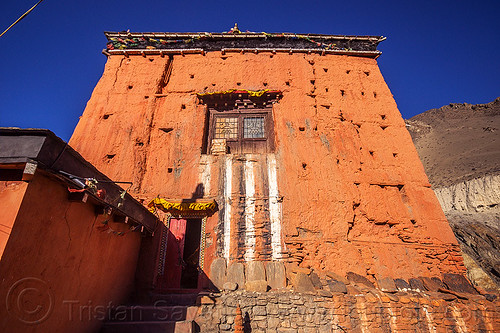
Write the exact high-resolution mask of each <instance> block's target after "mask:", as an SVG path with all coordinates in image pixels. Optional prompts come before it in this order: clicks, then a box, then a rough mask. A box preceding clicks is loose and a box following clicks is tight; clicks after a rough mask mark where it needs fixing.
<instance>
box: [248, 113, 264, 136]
mask: <svg viewBox="0 0 500 333" xmlns="http://www.w3.org/2000/svg"><path fill="white" fill-rule="evenodd" d="M243 137H244V138H246V139H255V138H265V131H264V117H252V118H244V119H243Z"/></svg>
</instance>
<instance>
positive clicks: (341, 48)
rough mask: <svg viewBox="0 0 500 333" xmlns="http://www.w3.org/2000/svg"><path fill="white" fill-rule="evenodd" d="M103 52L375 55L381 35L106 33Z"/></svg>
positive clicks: (235, 32)
mask: <svg viewBox="0 0 500 333" xmlns="http://www.w3.org/2000/svg"><path fill="white" fill-rule="evenodd" d="M104 34H105V35H106V38H107V39H108V43H107V48H106V50H105V53H106V54H116V53H118V54H123V53H128V54H135V53H140V54H143V55H145V54H158V53H160V54H164V53H167V54H168V53H204V52H210V51H221V52H223V53H224V52H232V51H237V52H261V51H262V52H265V51H270V52H320V53H336V54H348V55H356V56H364V57H370V58H376V57H378V56H379V55H380V54H381V52H380V51H378V50H377V46H378V44H379V43H380V42H381V41H383V40H385V37H382V36H345V35H320V34H295V33H266V32H248V31H247V32H241V31H240V30H239V29H238V28H237V26H235V27H234V28H233V29H231V30H230V31H228V32H222V33H208V32H198V33H186V32H184V33H168V32H143V33H139V32H129V31H122V32H105V33H104Z"/></svg>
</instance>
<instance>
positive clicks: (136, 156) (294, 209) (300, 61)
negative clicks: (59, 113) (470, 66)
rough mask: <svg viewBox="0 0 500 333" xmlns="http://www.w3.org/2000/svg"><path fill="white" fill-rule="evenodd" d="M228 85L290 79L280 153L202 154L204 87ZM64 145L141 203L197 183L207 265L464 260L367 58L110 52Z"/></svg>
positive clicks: (340, 267)
mask: <svg viewBox="0 0 500 333" xmlns="http://www.w3.org/2000/svg"><path fill="white" fill-rule="evenodd" d="M227 89H250V90H260V89H272V90H280V91H282V98H281V99H280V100H279V101H278V102H277V103H275V104H274V105H273V120H274V135H275V147H276V148H275V152H274V153H271V154H266V155H219V156H215V155H204V154H202V153H201V148H202V145H203V132H204V126H205V106H204V105H202V104H200V102H199V99H198V97H197V96H196V93H202V92H216V91H224V90H227ZM162 129H163V130H162ZM167 129H168V130H167ZM70 144H71V146H73V147H74V148H75V149H76V150H78V151H79V152H80V153H81V154H82V156H83V157H84V158H86V159H87V160H88V161H90V162H91V163H92V164H94V165H95V166H96V167H97V168H99V169H100V170H102V171H103V172H104V173H105V174H107V175H109V176H110V178H112V179H114V180H126V181H133V182H134V186H133V189H132V192H133V194H134V196H135V198H136V199H139V200H143V201H144V203H147V202H148V201H149V200H151V199H153V198H154V197H156V196H158V195H159V196H161V197H165V198H173V199H185V198H191V197H192V195H193V193H194V192H195V189H196V188H197V186H198V184H203V187H204V195H205V198H212V199H215V200H216V201H217V203H218V205H219V208H220V210H219V212H218V213H216V214H215V215H214V216H212V217H211V218H209V219H208V222H207V228H206V230H207V242H206V243H207V248H206V249H205V254H206V255H205V263H204V269H205V271H206V272H207V274H209V275H210V272H209V267H210V264H211V262H212V261H213V259H214V258H216V257H224V258H226V260H227V261H228V262H234V261H246V260H285V261H289V262H294V263H296V264H298V265H300V266H302V267H311V268H313V269H315V270H318V271H321V270H330V271H333V272H337V273H338V274H341V275H344V274H345V272H348V271H352V272H355V273H359V274H361V275H363V276H367V277H369V278H371V279H374V278H381V277H386V276H390V277H402V278H410V277H417V276H429V277H430V276H441V274H442V273H447V272H449V273H460V274H463V273H464V272H465V267H464V266H463V261H462V258H461V256H460V252H459V248H458V245H457V242H456V239H455V237H454V235H453V233H452V231H451V229H450V227H449V225H448V223H447V221H446V218H445V216H444V214H443V212H442V211H441V208H440V206H439V202H438V201H437V199H436V197H435V195H434V193H433V191H432V189H431V188H430V184H429V183H428V180H427V177H426V175H425V173H424V170H423V167H422V164H421V162H420V160H419V158H418V155H417V153H416V151H415V148H414V146H413V143H412V141H411V137H410V135H409V134H408V132H407V130H406V128H405V124H404V122H403V119H402V117H401V115H400V113H399V111H398V109H397V106H396V103H395V101H394V99H393V96H392V94H391V92H390V91H389V89H388V87H387V85H386V84H385V82H384V79H383V77H382V75H381V73H380V71H379V69H378V66H377V62H376V60H373V59H368V58H361V57H353V56H342V55H332V54H327V55H323V56H322V55H319V54H299V53H293V54H288V53H277V54H271V53H270V52H264V53H258V54H254V53H244V54H242V53H226V54H224V55H222V54H221V53H220V52H208V53H206V54H205V55H201V54H189V55H185V56H181V55H174V56H173V57H172V61H171V62H170V60H169V57H168V56H165V57H161V56H159V55H157V56H154V55H152V56H147V57H142V56H129V57H125V56H119V55H113V56H110V57H108V61H107V63H106V67H105V70H104V73H103V76H102V78H101V79H100V81H99V83H98V84H97V86H96V88H95V90H94V92H93V94H92V97H91V99H90V101H89V102H88V104H87V107H86V109H85V111H84V113H83V115H82V117H81V119H80V121H79V123H78V125H77V127H76V129H75V132H74V133H73V136H72V138H71V140H70ZM249 193H250V194H249ZM228 211H229V212H230V214H227V212H228ZM249 212H250V213H249ZM248 226H250V227H251V228H248Z"/></svg>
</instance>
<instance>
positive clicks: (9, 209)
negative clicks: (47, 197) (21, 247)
mask: <svg viewBox="0 0 500 333" xmlns="http://www.w3.org/2000/svg"><path fill="white" fill-rule="evenodd" d="M27 186H28V184H27V183H25V182H23V181H1V182H0V203H1V204H2V213H1V214H0V260H1V258H2V255H3V251H4V249H5V246H6V245H7V241H8V240H9V236H10V233H11V231H12V226H13V225H14V221H15V219H16V216H17V212H18V210H19V206H21V202H22V201H23V196H24V192H25V191H26V187H27Z"/></svg>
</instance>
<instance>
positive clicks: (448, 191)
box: [406, 97, 500, 290]
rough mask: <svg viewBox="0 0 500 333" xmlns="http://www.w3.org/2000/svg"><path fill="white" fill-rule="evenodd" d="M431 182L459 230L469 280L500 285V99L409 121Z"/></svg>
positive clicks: (449, 108)
mask: <svg viewBox="0 0 500 333" xmlns="http://www.w3.org/2000/svg"><path fill="white" fill-rule="evenodd" d="M406 126H407V128H408V131H409V132H410V134H411V136H412V138H413V142H414V144H415V147H416V148H417V151H418V153H419V156H420V159H421V160H422V163H423V165H424V168H425V171H426V173H427V175H428V177H429V181H430V182H431V184H432V185H433V189H434V192H435V193H436V195H437V197H438V199H439V201H440V203H441V206H442V208H443V211H444V213H445V214H446V216H447V218H448V220H449V222H450V225H451V227H452V229H453V231H454V232H455V236H456V237H457V239H458V241H459V243H460V246H461V248H462V252H463V253H464V260H465V263H466V266H468V267H467V268H468V271H469V278H470V279H471V280H472V281H473V282H474V283H475V284H476V285H478V286H481V287H483V288H486V289H497V290H499V289H500V288H499V286H500V97H499V98H497V99H496V100H494V101H493V102H491V103H487V104H477V105H471V104H467V103H464V104H449V105H446V106H443V107H441V108H439V109H432V110H429V111H426V112H423V113H421V114H419V115H417V116H414V117H413V118H411V119H408V120H406Z"/></svg>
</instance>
